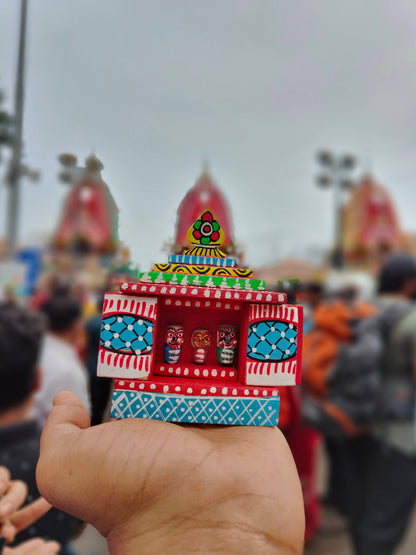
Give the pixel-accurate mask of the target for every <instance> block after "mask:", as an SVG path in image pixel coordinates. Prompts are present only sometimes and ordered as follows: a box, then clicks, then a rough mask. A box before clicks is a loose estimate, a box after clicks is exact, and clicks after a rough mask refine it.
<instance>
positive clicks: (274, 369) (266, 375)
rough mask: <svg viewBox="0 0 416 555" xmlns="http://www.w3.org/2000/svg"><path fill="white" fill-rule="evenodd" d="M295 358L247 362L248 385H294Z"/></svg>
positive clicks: (296, 362)
mask: <svg viewBox="0 0 416 555" xmlns="http://www.w3.org/2000/svg"><path fill="white" fill-rule="evenodd" d="M297 364H298V361H297V359H294V360H288V361H287V362H247V363H246V383H247V384H248V385H259V386H263V385H265V386H273V385H296V383H297V382H296V370H297Z"/></svg>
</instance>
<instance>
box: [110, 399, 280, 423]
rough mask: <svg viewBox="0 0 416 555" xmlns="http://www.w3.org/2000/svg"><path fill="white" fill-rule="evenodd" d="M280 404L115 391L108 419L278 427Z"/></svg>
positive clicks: (261, 400)
mask: <svg viewBox="0 0 416 555" xmlns="http://www.w3.org/2000/svg"><path fill="white" fill-rule="evenodd" d="M279 403H280V399H279V397H262V398H253V397H249V398H246V397H244V398H242V397H237V398H236V397H194V396H192V395H171V394H168V393H147V392H141V391H124V390H114V391H113V399H112V403H111V417H112V418H146V419H148V420H163V421H167V422H186V423H188V424H196V423H198V424H222V425H227V426H277V422H278V417H279Z"/></svg>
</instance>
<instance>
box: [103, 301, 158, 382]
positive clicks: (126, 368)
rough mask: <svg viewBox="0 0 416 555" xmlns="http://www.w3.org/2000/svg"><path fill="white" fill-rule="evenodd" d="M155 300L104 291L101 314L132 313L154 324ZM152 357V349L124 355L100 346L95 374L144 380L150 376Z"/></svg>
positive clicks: (155, 314) (155, 317)
mask: <svg viewBox="0 0 416 555" xmlns="http://www.w3.org/2000/svg"><path fill="white" fill-rule="evenodd" d="M157 302H158V299H157V297H136V296H130V295H123V294H121V293H106V294H105V297H104V305H103V316H108V315H110V314H132V315H135V316H143V317H144V318H148V319H149V320H152V321H153V322H154V324H155V323H156V319H157ZM155 325H156V324H155ZM155 325H154V327H155ZM153 337H155V336H153ZM153 357H154V351H152V352H151V353H150V354H148V355H133V354H132V355H125V354H120V353H112V352H110V351H107V350H106V349H103V348H102V347H100V350H99V352H98V362H97V376H100V377H104V378H132V379H138V380H145V379H147V378H148V377H149V376H150V373H151V369H152V363H153Z"/></svg>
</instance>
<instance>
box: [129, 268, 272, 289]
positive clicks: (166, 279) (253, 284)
mask: <svg viewBox="0 0 416 555" xmlns="http://www.w3.org/2000/svg"><path fill="white" fill-rule="evenodd" d="M139 281H141V282H144V283H171V284H172V285H173V284H174V285H183V286H185V285H197V286H198V285H199V286H201V287H223V288H228V289H241V290H243V291H264V290H265V289H266V282H265V281H264V280H263V279H244V278H232V277H222V276H199V275H195V274H172V273H166V272H144V273H141V274H139Z"/></svg>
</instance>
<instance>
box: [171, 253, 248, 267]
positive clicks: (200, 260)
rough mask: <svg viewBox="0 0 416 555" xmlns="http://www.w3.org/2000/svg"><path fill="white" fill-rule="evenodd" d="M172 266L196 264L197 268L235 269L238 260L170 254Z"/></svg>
mask: <svg viewBox="0 0 416 555" xmlns="http://www.w3.org/2000/svg"><path fill="white" fill-rule="evenodd" d="M168 260H169V262H170V263H171V264H196V265H197V266H199V265H202V266H205V265H206V264H208V265H209V266H223V267H227V268H233V267H234V266H237V263H238V261H237V259H236V258H215V257H212V256H194V255H188V254H170V255H169V258H168Z"/></svg>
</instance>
